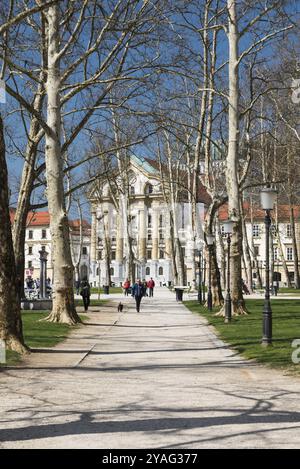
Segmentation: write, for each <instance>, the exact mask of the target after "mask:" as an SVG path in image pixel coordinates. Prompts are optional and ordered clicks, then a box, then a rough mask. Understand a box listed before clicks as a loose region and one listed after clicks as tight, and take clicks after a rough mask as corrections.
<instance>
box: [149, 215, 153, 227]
mask: <svg viewBox="0 0 300 469" xmlns="http://www.w3.org/2000/svg"><path fill="white" fill-rule="evenodd" d="M151 222H152V216H151V215H148V228H151Z"/></svg>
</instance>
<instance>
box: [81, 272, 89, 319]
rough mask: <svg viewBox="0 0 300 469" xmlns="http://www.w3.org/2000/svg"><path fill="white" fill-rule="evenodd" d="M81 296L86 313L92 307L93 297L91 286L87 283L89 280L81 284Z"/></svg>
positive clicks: (84, 280)
mask: <svg viewBox="0 0 300 469" xmlns="http://www.w3.org/2000/svg"><path fill="white" fill-rule="evenodd" d="M80 295H81V296H82V300H83V305H84V311H87V310H88V307H89V306H90V297H91V289H90V284H89V282H88V281H87V278H85V279H83V280H82V282H81V283H80Z"/></svg>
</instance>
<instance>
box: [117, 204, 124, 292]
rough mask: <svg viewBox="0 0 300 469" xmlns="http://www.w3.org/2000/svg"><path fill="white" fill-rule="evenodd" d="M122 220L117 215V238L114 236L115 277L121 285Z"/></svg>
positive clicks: (122, 253)
mask: <svg viewBox="0 0 300 469" xmlns="http://www.w3.org/2000/svg"><path fill="white" fill-rule="evenodd" d="M123 241H124V238H123V220H122V217H121V216H120V215H119V214H118V213H117V236H116V262H115V269H116V272H115V277H117V278H118V280H117V281H118V282H119V283H121V282H122V281H123V280H125V279H123V256H124V246H123Z"/></svg>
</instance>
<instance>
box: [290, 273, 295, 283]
mask: <svg viewBox="0 0 300 469" xmlns="http://www.w3.org/2000/svg"><path fill="white" fill-rule="evenodd" d="M289 279H290V281H291V282H293V281H294V280H295V272H289Z"/></svg>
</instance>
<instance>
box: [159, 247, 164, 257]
mask: <svg viewBox="0 0 300 469" xmlns="http://www.w3.org/2000/svg"><path fill="white" fill-rule="evenodd" d="M164 257H165V253H164V251H163V250H162V249H160V250H159V258H160V259H163V258H164Z"/></svg>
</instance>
